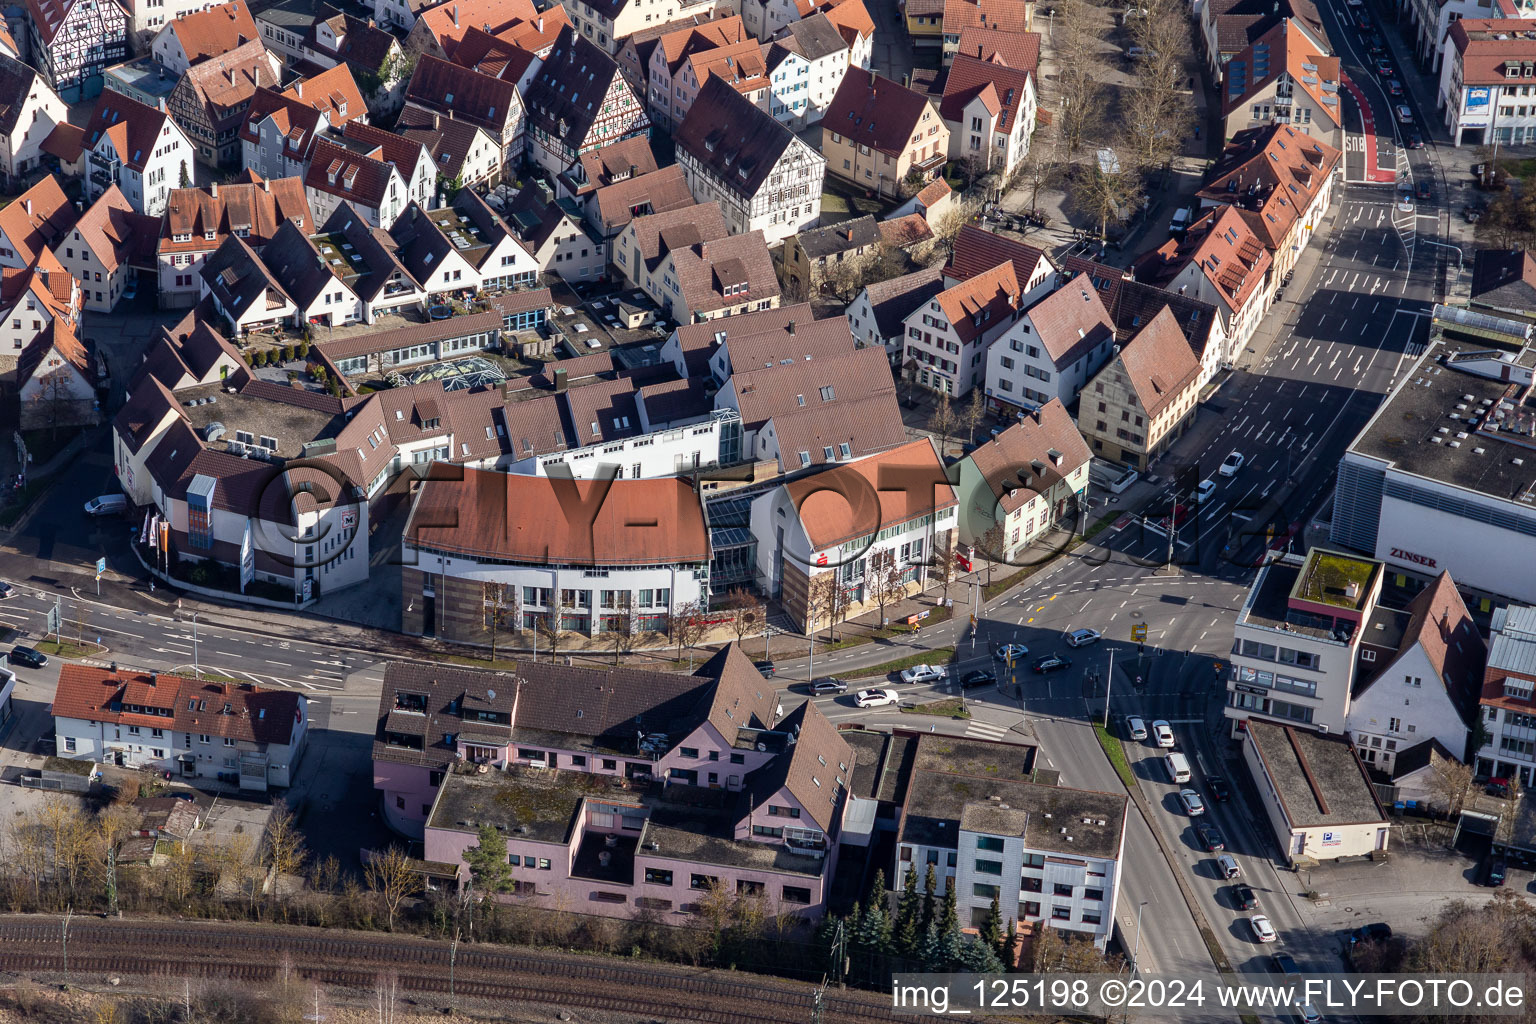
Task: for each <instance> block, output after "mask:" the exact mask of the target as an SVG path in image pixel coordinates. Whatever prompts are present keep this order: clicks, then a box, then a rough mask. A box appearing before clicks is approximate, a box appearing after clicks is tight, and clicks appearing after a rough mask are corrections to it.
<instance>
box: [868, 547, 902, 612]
mask: <svg viewBox="0 0 1536 1024" xmlns="http://www.w3.org/2000/svg"><path fill="white" fill-rule="evenodd" d="M905 568H906V567H905V566H901V565H897V564H896V552H894V551H892V550H890V549H889V548H887V549H886V550H885V551H882V552H878V554H877V555H876V556H871V557H870V560H869V568H868V569H867V570H865V572H866V579H867V581H868V583H867V585H868V589H869V596H870V597H871V598H873V599H874V602H875V604H876V605H878V606H879V608H880V625H882V626H884V625H885V624H886V618H885V609H886V606H887V605H892V604H895V603H896V602H897V601H900V600H901V599H902V598H903V597H905V596H906V593H907V584H906V580H905V579H904V578H903V574H904V572H905Z"/></svg>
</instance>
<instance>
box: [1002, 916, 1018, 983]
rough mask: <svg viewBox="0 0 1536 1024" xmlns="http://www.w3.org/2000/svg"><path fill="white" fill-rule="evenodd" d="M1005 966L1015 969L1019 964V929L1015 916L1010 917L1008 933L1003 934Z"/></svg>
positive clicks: (1008, 968)
mask: <svg viewBox="0 0 1536 1024" xmlns="http://www.w3.org/2000/svg"><path fill="white" fill-rule="evenodd" d="M1001 953H1002V958H1003V967H1004V969H1006V970H1010V971H1011V970H1013V969H1014V968H1016V967H1017V966H1018V964H1019V929H1018V925H1016V924H1015V923H1014V920H1013V918H1011V917H1010V918H1009V919H1008V933H1007V934H1006V935H1004V936H1003V948H1002V951H1001Z"/></svg>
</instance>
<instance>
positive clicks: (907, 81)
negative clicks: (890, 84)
mask: <svg viewBox="0 0 1536 1024" xmlns="http://www.w3.org/2000/svg"><path fill="white" fill-rule="evenodd" d="M901 84H902V85H905V86H910V85H911V84H912V72H910V71H907V72H904V73H903V74H902V76H901Z"/></svg>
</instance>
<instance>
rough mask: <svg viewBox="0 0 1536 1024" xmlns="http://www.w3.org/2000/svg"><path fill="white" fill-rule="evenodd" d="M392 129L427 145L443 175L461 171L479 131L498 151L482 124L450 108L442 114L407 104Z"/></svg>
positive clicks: (452, 175) (448, 176)
mask: <svg viewBox="0 0 1536 1024" xmlns="http://www.w3.org/2000/svg"><path fill="white" fill-rule="evenodd" d="M395 130H396V131H397V132H399V133H400V134H401V135H402V136H403V137H405V138H407V139H410V140H411V141H412V142H416V143H419V144H421V145H422V146H424V147H426V150H427V152H428V153H430V154H431V155H432V165H433V166H434V167H436V168H437V169H438V170H439V171H440V172H441V173H442V175H443V177H445V178H457V177H459V176H460V175H462V174H463V173H464V161H465V160H467V159H468V158H469V154H470V151H471V150H472V149H473V148H474V146H475V141H476V140H477V139H478V138H480V137H481V136H482V135H484V136H485V137H486V139H487V140H488V142H489V145H490V146H491V147H492V148H493V149H495V150H497V151H498V152H499V151H500V144H499V143H498V141H497V140H496V139H493V138H491V137H490V135H489V133H487V132H486V130H485V129H484V128H481V127H480V126H479V125H473V124H470V123H469V122H468V121H461V120H459V119H458V118H456V117H454V116H453V112H452V111H449V112H448V114H447V115H444V114H440V113H438V112H437V111H435V110H426V109H423V108H422V107H417V106H414V105H411V106H407V107H406V108H405V109H404V110H402V111H401V112H400V117H399V118H398V119H397V120H396V121H395ZM465 191H468V190H467V189H466V190H465Z"/></svg>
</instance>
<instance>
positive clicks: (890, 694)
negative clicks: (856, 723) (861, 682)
mask: <svg viewBox="0 0 1536 1024" xmlns="http://www.w3.org/2000/svg"><path fill="white" fill-rule="evenodd" d="M898 699H899V698H898V697H897V696H896V691H895V690H884V689H881V690H860V691H859V692H858V693H856V694H854V695H853V703H854V706H855V707H860V708H879V707H884V706H885V705H887V704H895V703H896V701H897V700H898Z"/></svg>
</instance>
